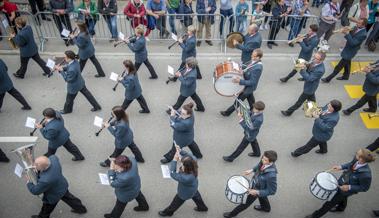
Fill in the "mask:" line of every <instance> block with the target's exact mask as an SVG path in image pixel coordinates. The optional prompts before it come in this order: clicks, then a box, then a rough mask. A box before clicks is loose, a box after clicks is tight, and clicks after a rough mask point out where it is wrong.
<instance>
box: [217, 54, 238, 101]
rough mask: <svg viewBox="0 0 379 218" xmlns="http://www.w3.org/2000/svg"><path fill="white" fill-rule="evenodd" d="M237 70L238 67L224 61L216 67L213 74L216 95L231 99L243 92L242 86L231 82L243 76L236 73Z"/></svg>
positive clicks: (231, 62)
mask: <svg viewBox="0 0 379 218" xmlns="http://www.w3.org/2000/svg"><path fill="white" fill-rule="evenodd" d="M238 69H239V65H238V64H237V63H236V62H233V61H225V62H224V63H221V64H217V65H216V69H215V71H214V74H213V85H214V89H215V91H216V92H217V94H219V95H222V96H226V97H233V96H235V95H238V94H239V93H241V92H242V91H243V88H244V87H243V86H241V85H240V84H238V83H233V82H232V79H233V78H235V77H238V78H240V79H243V75H242V74H241V73H239V72H238Z"/></svg>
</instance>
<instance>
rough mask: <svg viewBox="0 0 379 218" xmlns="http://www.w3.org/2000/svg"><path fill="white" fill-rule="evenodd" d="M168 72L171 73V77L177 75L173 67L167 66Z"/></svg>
mask: <svg viewBox="0 0 379 218" xmlns="http://www.w3.org/2000/svg"><path fill="white" fill-rule="evenodd" d="M167 72H168V73H169V74H171V75H173V76H174V75H175V73H174V68H173V67H171V66H170V65H167Z"/></svg>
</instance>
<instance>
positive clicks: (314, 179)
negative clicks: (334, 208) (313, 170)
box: [308, 171, 338, 201]
mask: <svg viewBox="0 0 379 218" xmlns="http://www.w3.org/2000/svg"><path fill="white" fill-rule="evenodd" d="M320 173H324V171H323V172H318V173H317V174H316V176H314V177H313V178H312V180H311V183H310V184H309V186H308V188H309V192H310V193H311V194H312V195H313V196H315V197H316V198H317V199H319V200H323V201H326V200H328V198H327V199H323V198H319V197H318V196H316V195H314V194H313V192H312V190H311V185H312V183H313V181H315V182H316V184H317V186H319V187H321V188H322V189H324V190H326V191H330V192H333V191H336V190H337V189H338V187H337V188H335V189H333V190H330V189H326V188H324V187H322V186H321V185H320V183H318V181H317V176H318V174H320ZM332 175H333V177H334V178H336V179H337V177H336V176H335V175H334V174H332ZM337 182H338V180H337Z"/></svg>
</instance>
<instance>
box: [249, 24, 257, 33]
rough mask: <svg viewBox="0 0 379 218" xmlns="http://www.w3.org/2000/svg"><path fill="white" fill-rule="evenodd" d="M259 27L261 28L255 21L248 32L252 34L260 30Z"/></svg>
mask: <svg viewBox="0 0 379 218" xmlns="http://www.w3.org/2000/svg"><path fill="white" fill-rule="evenodd" d="M258 29H259V28H258V25H257V24H255V23H253V24H251V25H250V26H249V27H248V28H247V32H248V33H249V34H250V35H252V34H254V33H256V32H258Z"/></svg>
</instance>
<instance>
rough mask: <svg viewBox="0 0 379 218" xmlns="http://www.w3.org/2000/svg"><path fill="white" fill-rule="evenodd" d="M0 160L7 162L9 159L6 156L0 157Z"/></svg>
mask: <svg viewBox="0 0 379 218" xmlns="http://www.w3.org/2000/svg"><path fill="white" fill-rule="evenodd" d="M0 162H3V163H9V159H8V158H7V157H5V156H4V157H1V158H0Z"/></svg>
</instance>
